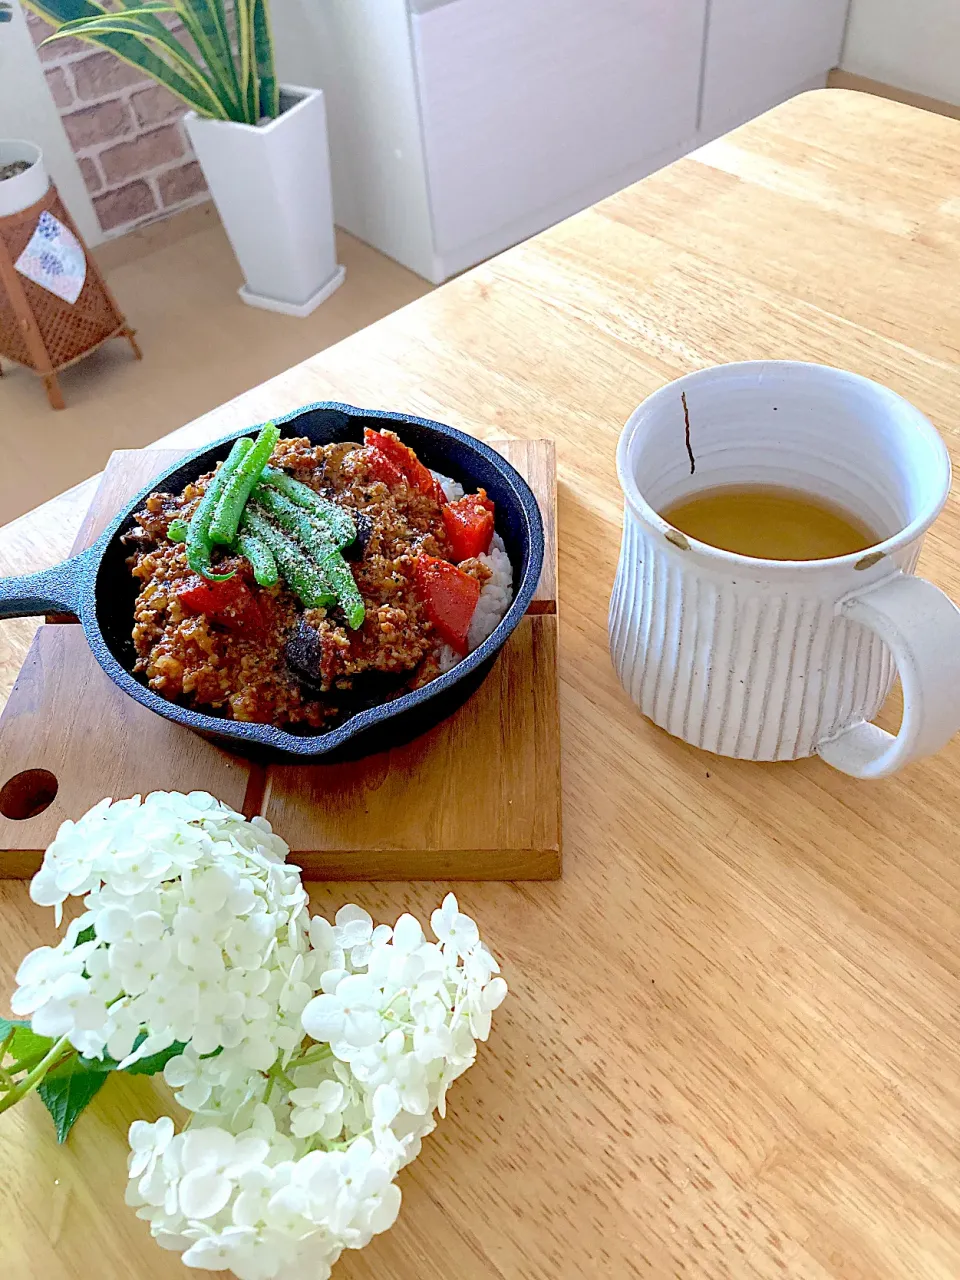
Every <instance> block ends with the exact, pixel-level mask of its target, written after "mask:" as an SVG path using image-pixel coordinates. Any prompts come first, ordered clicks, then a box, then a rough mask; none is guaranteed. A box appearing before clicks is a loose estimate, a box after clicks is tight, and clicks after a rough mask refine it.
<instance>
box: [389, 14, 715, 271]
mask: <svg viewBox="0 0 960 1280" xmlns="http://www.w3.org/2000/svg"><path fill="white" fill-rule="evenodd" d="M705 13H706V0H673V2H672V3H670V4H665V3H664V2H663V0H589V2H588V3H585V2H584V0H454V2H453V3H447V4H442V5H439V6H434V7H430V8H429V9H428V10H427V11H426V12H422V13H417V12H414V13H413V14H412V34H413V55H414V65H415V69H416V77H417V83H418V85H419V96H420V111H421V124H422V129H423V145H424V154H425V157H426V167H427V176H428V183H429V190H430V206H431V209H432V213H433V236H434V252H435V254H436V256H437V258H438V260H439V264H440V268H441V273H442V274H443V275H448V274H450V273H451V272H453V271H457V270H460V269H462V268H463V267H465V266H468V265H469V264H470V263H471V262H475V261H476V260H477V258H478V257H479V256H484V255H485V254H486V253H490V252H493V251H495V250H497V249H501V248H503V247H504V246H505V245H507V244H510V243H512V242H514V241H515V240H517V239H522V238H523V237H524V236H525V235H529V234H531V233H532V232H534V231H537V230H539V229H540V228H542V227H544V226H547V225H549V224H550V223H551V222H556V221H557V220H558V219H559V218H561V217H564V216H565V215H567V214H569V213H572V212H574V211H575V210H576V209H579V208H582V207H583V205H585V204H588V203H590V201H591V200H594V199H596V198H597V197H598V196H600V195H606V194H608V193H609V192H610V191H613V190H615V189H616V188H617V187H618V186H620V185H623V183H624V182H625V181H630V180H631V179H632V178H633V177H635V176H636V175H637V174H638V173H639V172H640V170H641V169H642V168H643V165H644V162H645V161H647V160H648V159H649V158H650V157H655V156H658V155H660V154H664V153H670V152H672V150H673V149H674V148H676V147H678V146H679V145H680V144H682V143H685V142H687V141H688V140H690V139H692V138H693V137H694V136H695V134H696V130H697V90H698V85H699V79H700V62H701V57H700V50H701V45H702V38H703V28H704V19H705Z"/></svg>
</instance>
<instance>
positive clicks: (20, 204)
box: [0, 140, 50, 218]
mask: <svg viewBox="0 0 960 1280" xmlns="http://www.w3.org/2000/svg"><path fill="white" fill-rule="evenodd" d="M14 160H26V161H27V163H28V164H29V165H30V168H29V169H24V171H23V173H18V174H17V176H16V177H15V178H7V179H5V180H4V181H3V182H0V218H6V217H8V216H9V215H10V214H11V213H19V212H20V210H21V209H29V208H30V206H31V205H32V204H36V203H37V201H38V200H41V199H42V198H43V197H44V196H45V195H46V193H47V187H49V185H50V179H49V177H48V176H47V167H46V165H45V164H44V163H43V154H42V153H41V151H40V148H39V147H37V146H34V144H33V143H32V142H20V141H17V140H10V141H5V140H3V141H0V167H2V166H3V165H5V164H12V163H13V161H14Z"/></svg>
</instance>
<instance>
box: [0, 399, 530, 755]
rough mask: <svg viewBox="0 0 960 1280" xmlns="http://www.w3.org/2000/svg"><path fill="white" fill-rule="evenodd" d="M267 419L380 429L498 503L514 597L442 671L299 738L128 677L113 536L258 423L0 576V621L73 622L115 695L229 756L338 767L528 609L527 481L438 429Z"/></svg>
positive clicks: (356, 417) (447, 685)
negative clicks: (81, 534) (111, 515)
mask: <svg viewBox="0 0 960 1280" xmlns="http://www.w3.org/2000/svg"><path fill="white" fill-rule="evenodd" d="M276 421H277V425H278V426H279V427H280V428H281V430H282V433H283V435H284V436H307V437H308V438H309V439H310V440H311V441H312V442H313V443H314V444H332V443H336V442H339V441H344V440H355V441H357V442H362V440H363V428H364V427H365V426H371V427H374V428H375V429H382V428H384V427H388V428H390V429H391V430H395V431H396V432H397V433H398V434H399V435H400V438H401V439H402V440H403V441H404V443H406V444H409V445H411V446H412V447H413V448H414V449H415V450H416V452H417V455H418V456H419V457H420V459H421V460H422V461H423V462H424V463H425V464H426V465H427V466H428V467H432V468H433V470H434V471H439V472H441V473H442V474H444V475H448V476H452V477H453V478H454V479H456V480H459V481H460V482H461V483H462V484H463V486H464V488H466V489H467V490H468V491H469V490H475V489H476V488H478V487H479V486H481V485H482V486H483V487H484V488H485V489H486V490H487V493H488V494H489V495H490V497H491V498H492V499H493V501H494V502H495V503H496V511H497V514H496V521H497V532H498V533H499V534H500V535H501V536H502V538H503V541H504V543H505V545H506V548H507V552H508V554H509V556H510V559H511V561H512V563H513V570H514V598H513V603H512V604H511V606H510V609H509V610H508V612H507V614H506V616H505V617H504V618H503V620H502V621H501V623H500V625H499V626H498V627H497V629H496V630H495V631H494V632H493V634H492V635H491V636H490V637H489V638H488V639H487V640H485V641H484V642H483V644H482V645H480V646H479V647H478V648H477V649H475V650H474V651H473V653H471V654H470V655H469V656H468V657H467V658H465V659H463V661H462V662H460V663H458V664H457V666H456V667H454V668H453V670H452V671H449V672H447V674H446V675H442V676H439V677H438V678H437V679H436V680H433V681H431V682H430V684H428V685H424V687H423V688H422V689H417V690H415V691H414V692H413V693H407V694H404V695H403V697H400V698H396V699H394V700H393V701H392V702H385V703H381V704H380V705H376V706H371V707H368V708H367V709H365V710H361V711H358V712H357V713H356V714H355V715H353V716H351V717H350V718H349V719H348V720H346V721H344V723H343V724H341V725H340V726H339V727H338V728H335V729H331V730H329V731H327V732H318V731H317V730H311V731H308V732H299V733H294V732H288V731H287V730H284V729H277V728H275V727H274V726H273V725H266V724H244V723H240V722H236V721H233V720H226V719H223V718H221V717H220V716H215V715H205V714H204V713H203V712H200V711H194V710H191V709H190V708H188V707H184V706H181V705H180V704H179V703H176V702H170V701H168V700H167V699H166V698H162V697H160V695H159V694H157V693H154V692H153V691H152V690H151V689H148V688H147V687H146V685H144V684H141V683H140V681H139V680H138V679H136V678H135V677H134V676H133V675H131V669H132V667H133V664H134V657H135V655H134V650H133V642H132V640H131V635H130V633H131V630H132V627H133V604H134V600H135V598H136V583H135V581H134V579H133V577H132V576H131V574H130V571H129V569H128V568H127V565H126V561H127V558H128V557H129V555H130V554H131V550H130V548H129V547H125V546H124V545H123V544H122V543H121V541H120V538H121V536H122V535H123V534H124V533H126V532H127V531H128V530H129V529H130V528H132V527H133V525H134V523H135V521H134V519H133V513H134V512H135V511H137V510H138V509H139V508H140V507H142V506H143V503H144V500H145V499H146V497H147V495H148V494H150V493H152V492H153V491H154V490H161V491H165V492H168V493H179V492H180V491H181V490H182V489H183V487H184V486H185V485H186V484H187V483H188V482H189V481H190V480H194V479H196V478H197V476H201V475H203V474H204V473H205V472H207V471H209V470H211V468H212V467H213V465H214V463H216V462H220V461H222V460H223V459H224V458H225V457H226V456H227V454H228V453H229V452H230V446H231V445H232V443H233V441H234V440H235V439H236V438H237V437H238V436H242V435H251V434H254V433H255V432H256V430H257V428H256V427H248V428H247V429H246V430H245V431H235V432H233V433H232V434H231V435H229V436H224V438H223V439H222V440H218V441H217V443H216V444H214V445H211V446H209V447H208V448H205V449H199V450H197V451H196V452H195V453H193V454H190V455H189V456H188V457H187V458H185V459H183V460H182V461H181V462H179V463H178V464H177V465H176V466H175V467H173V468H172V469H171V470H169V471H167V472H165V473H164V474H163V475H160V476H157V477H156V479H154V480H152V481H151V483H150V484H149V485H148V486H147V487H146V488H145V489H144V490H143V491H142V492H141V493H139V494H137V496H136V498H134V499H133V501H132V502H131V503H129V505H128V506H127V507H126V508H125V509H124V510H123V511H122V512H121V513H120V514H119V515H118V516H116V517H115V519H114V520H113V521H112V522H111V524H110V525H109V527H108V528H107V529H106V530H105V531H104V532H103V534H101V536H100V537H99V538H98V539H97V541H96V542H95V543H94V544H93V546H91V547H89V548H88V549H87V550H86V551H84V552H82V553H81V554H80V555H78V556H74V557H73V559H71V560H66V561H64V563H63V564H60V565H57V566H56V567H55V568H53V569H47V570H46V571H45V572H43V573H35V574H30V575H28V576H27V577H23V578H6V579H0V618H24V617H32V616H36V615H38V614H43V613H74V614H76V615H77V617H78V618H79V619H80V621H81V623H82V624H83V629H84V632H85V633H86V637H87V641H88V643H89V645H90V648H91V649H92V650H93V654H94V656H95V657H96V659H97V661H98V662H99V663H100V666H101V667H102V668H103V670H104V671H105V672H106V673H107V675H108V676H109V677H110V679H111V680H112V681H113V682H114V684H115V685H117V686H118V687H119V688H121V689H122V690H123V691H124V693H128V694H129V695H130V697H132V698H136V700H137V701H138V702H141V703H142V704H143V705H144V706H145V707H149V708H150V710H151V711H155V712H156V713H157V714H158V715H161V716H165V717H166V719H168V720H174V721H176V723H177V724H182V725H186V726H187V727H188V728H190V729H193V730H194V731H195V732H197V733H200V734H202V735H203V736H204V737H208V738H212V739H214V740H216V741H219V742H220V743H222V744H223V745H224V746H228V747H230V748H231V749H232V750H234V751H239V752H241V753H243V754H246V755H255V756H261V757H265V758H274V759H276V758H286V759H291V758H299V759H315V758H318V757H333V758H335V759H337V758H339V759H343V758H353V757H356V756H362V755H368V754H370V753H371V752H374V751H382V750H385V749H387V748H388V747H391V746H395V745H398V744H399V743H401V742H406V741H409V740H410V739H411V738H412V737H415V736H416V735H417V734H419V733H423V732H424V731H425V730H427V729H429V728H432V727H433V726H434V725H435V724H439V722H440V721H441V720H443V719H444V718H445V717H446V716H448V715H450V713H451V712H452V711H455V710H456V708H457V707H459V706H460V705H461V704H462V703H464V702H465V701H466V700H467V698H468V697H469V696H470V694H471V693H473V691H474V690H475V689H476V688H477V687H478V686H479V685H480V683H481V682H482V680H483V679H484V677H485V676H486V675H487V673H488V671H489V670H490V668H491V667H492V665H493V662H494V659H495V658H496V656H497V654H498V653H499V651H500V650H501V649H502V648H503V646H504V644H505V643H506V641H507V639H508V637H509V636H510V633H511V632H512V631H513V630H514V628H515V627H516V626H517V623H518V622H519V621H520V619H521V618H522V617H523V615H524V613H525V612H526V610H527V606H528V605H529V603H530V601H531V599H532V598H533V593H534V591H535V590H536V586H537V582H538V581H539V578H540V569H541V566H542V564H543V522H542V520H541V517H540V511H539V508H538V507H537V502H536V499H535V498H534V496H533V494H532V493H531V492H530V489H529V487H528V485H527V483H526V481H525V480H524V479H523V478H522V476H520V475H519V474H518V473H517V472H516V471H515V470H514V468H513V467H512V466H511V465H510V464H509V463H508V462H507V461H506V460H505V459H503V458H501V457H500V455H499V454H497V453H495V452H494V451H493V450H492V449H489V448H488V447H487V446H486V445H484V444H481V443H480V441H478V440H474V439H472V438H471V437H470V436H467V435H464V434H463V432H461V431H455V430H454V429H453V427H447V426H444V425H443V424H442V423H439V422H430V421H429V420H427V419H426V418H414V417H410V416H408V415H407V414H402V413H387V412H384V411H382V410H364V409H356V408H353V407H352V406H351V405H345V404H314V405H309V406H308V407H307V408H305V409H300V410H298V411H297V412H296V413H292V414H289V415H288V416H287V417H286V418H278V419H276ZM505 714H509V708H505Z"/></svg>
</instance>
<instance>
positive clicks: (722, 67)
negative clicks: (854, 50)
mask: <svg viewBox="0 0 960 1280" xmlns="http://www.w3.org/2000/svg"><path fill="white" fill-rule="evenodd" d="M847 6H848V0H710V9H709V14H708V18H707V33H706V45H705V51H704V75H703V104H702V111H701V117H700V127H701V129H702V130H703V132H704V133H705V134H709V135H711V136H712V135H714V134H717V133H722V132H723V131H724V130H726V129H729V128H732V126H733V125H736V124H741V123H742V122H743V121H744V120H750V119H752V117H753V116H755V115H759V114H760V112H761V111H765V110H766V109H767V108H768V107H770V106H772V105H773V104H774V103H776V102H782V101H783V100H784V99H785V98H788V97H792V96H793V95H794V94H796V93H800V92H801V91H802V90H803V89H805V88H808V87H810V86H812V85H815V84H820V85H822V84H823V82H824V77H825V76H826V73H827V72H828V71H829V70H830V69H831V68H832V67H835V66H837V65H838V64H839V62H840V51H841V48H842V46H843V28H844V24H845V23H846V20H847Z"/></svg>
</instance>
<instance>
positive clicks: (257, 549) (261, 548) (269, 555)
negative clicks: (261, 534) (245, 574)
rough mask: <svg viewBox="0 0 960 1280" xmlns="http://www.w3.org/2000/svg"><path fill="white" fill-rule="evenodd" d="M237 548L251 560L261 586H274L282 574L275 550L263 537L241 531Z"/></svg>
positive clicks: (255, 575)
mask: <svg viewBox="0 0 960 1280" xmlns="http://www.w3.org/2000/svg"><path fill="white" fill-rule="evenodd" d="M237 550H238V551H239V552H240V554H241V555H242V556H246V558H247V559H248V560H249V561H250V563H251V565H252V566H253V576H254V577H255V578H256V580H257V582H258V583H259V584H260V586H261V587H272V586H273V584H274V583H275V582H276V581H277V579H278V577H279V576H280V575H279V573H278V572H277V562H276V560H275V559H274V555H273V552H272V551H271V550H270V548H269V547H268V546H267V544H266V543H265V542H264V540H263V539H262V538H258V537H257V536H256V534H253V533H241V535H240V537H239V538H238V539H237Z"/></svg>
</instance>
